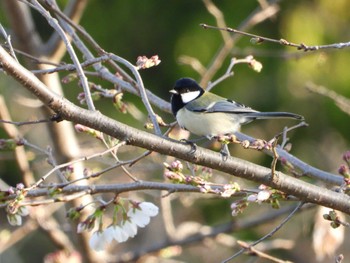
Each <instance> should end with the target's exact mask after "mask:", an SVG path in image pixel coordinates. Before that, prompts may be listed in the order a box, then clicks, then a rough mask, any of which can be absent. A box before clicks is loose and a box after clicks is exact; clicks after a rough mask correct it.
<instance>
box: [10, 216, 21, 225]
mask: <svg viewBox="0 0 350 263" xmlns="http://www.w3.org/2000/svg"><path fill="white" fill-rule="evenodd" d="M7 220H8V222H9V224H10V225H11V226H20V225H22V217H21V216H20V215H18V214H13V215H12V214H7Z"/></svg>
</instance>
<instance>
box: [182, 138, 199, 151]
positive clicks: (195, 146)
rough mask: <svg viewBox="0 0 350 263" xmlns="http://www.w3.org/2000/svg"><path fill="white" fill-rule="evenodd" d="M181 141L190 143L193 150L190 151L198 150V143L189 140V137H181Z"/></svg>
mask: <svg viewBox="0 0 350 263" xmlns="http://www.w3.org/2000/svg"><path fill="white" fill-rule="evenodd" d="M180 142H183V143H186V144H189V145H190V146H191V151H190V153H195V152H196V151H197V144H196V143H194V142H193V141H191V140H187V139H181V140H180Z"/></svg>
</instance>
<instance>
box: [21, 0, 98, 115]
mask: <svg viewBox="0 0 350 263" xmlns="http://www.w3.org/2000/svg"><path fill="white" fill-rule="evenodd" d="M21 1H23V0H21ZM24 2H25V3H28V5H30V6H31V7H32V8H34V9H35V10H37V11H38V12H39V13H40V14H41V15H42V16H43V17H45V19H46V20H47V21H48V23H49V24H50V26H52V27H53V28H54V29H55V30H56V32H57V33H58V34H59V35H60V37H61V39H62V40H63V42H64V44H65V45H66V48H67V51H68V53H69V55H70V57H71V59H72V61H73V63H74V65H75V66H76V70H77V74H78V76H79V79H80V82H81V85H82V87H83V89H84V93H85V100H86V104H87V106H88V108H89V110H92V111H94V110H95V106H94V103H93V101H92V97H91V92H90V88H89V84H88V81H87V78H86V76H85V74H84V71H83V68H82V67H81V65H80V62H79V59H78V57H77V55H76V54H75V52H74V49H73V47H72V45H71V44H70V41H69V39H68V38H67V36H66V33H65V32H64V31H63V29H62V28H61V26H60V25H59V23H58V22H57V20H56V19H54V18H53V17H52V16H51V15H50V13H49V12H48V11H47V10H46V9H45V8H44V7H43V6H42V5H41V4H40V3H39V2H38V1H37V0H28V1H24Z"/></svg>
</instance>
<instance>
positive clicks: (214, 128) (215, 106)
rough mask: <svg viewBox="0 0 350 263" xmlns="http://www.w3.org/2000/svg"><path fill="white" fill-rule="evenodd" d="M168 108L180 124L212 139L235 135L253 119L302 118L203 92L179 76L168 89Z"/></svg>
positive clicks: (194, 83) (196, 84)
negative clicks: (169, 102)
mask: <svg viewBox="0 0 350 263" xmlns="http://www.w3.org/2000/svg"><path fill="white" fill-rule="evenodd" d="M170 93H172V95H171V99H170V101H171V110H172V113H173V115H174V117H175V118H176V120H177V122H178V124H179V126H180V127H181V128H183V129H186V130H188V131H189V132H191V133H192V134H195V135H198V136H201V137H203V136H204V137H206V138H208V139H210V140H211V139H213V138H215V137H218V136H222V135H229V134H234V133H235V132H237V131H239V130H240V127H241V125H243V124H247V123H249V122H251V121H253V120H256V119H277V118H291V119H296V120H300V121H302V120H304V117H303V116H301V115H298V114H295V113H290V112H260V111H256V110H254V109H252V108H250V107H247V106H245V105H243V104H241V103H238V102H235V101H233V100H230V99H227V98H224V97H221V96H218V95H216V94H214V93H211V92H207V91H205V90H204V89H203V88H202V87H201V86H200V85H199V84H198V83H197V82H196V81H195V80H194V79H191V78H181V79H179V80H177V81H176V83H175V85H174V87H173V89H171V90H170Z"/></svg>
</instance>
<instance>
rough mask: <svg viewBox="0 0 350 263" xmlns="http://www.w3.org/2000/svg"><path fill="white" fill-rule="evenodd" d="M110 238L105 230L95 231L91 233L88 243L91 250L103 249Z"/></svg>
mask: <svg viewBox="0 0 350 263" xmlns="http://www.w3.org/2000/svg"><path fill="white" fill-rule="evenodd" d="M111 240H112V238H111V237H110V236H109V235H108V233H107V234H106V231H96V232H94V233H93V234H92V235H91V238H90V240H89V245H90V247H91V248H92V249H93V250H96V251H101V250H104V249H105V247H106V245H107V243H110V242H111Z"/></svg>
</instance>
